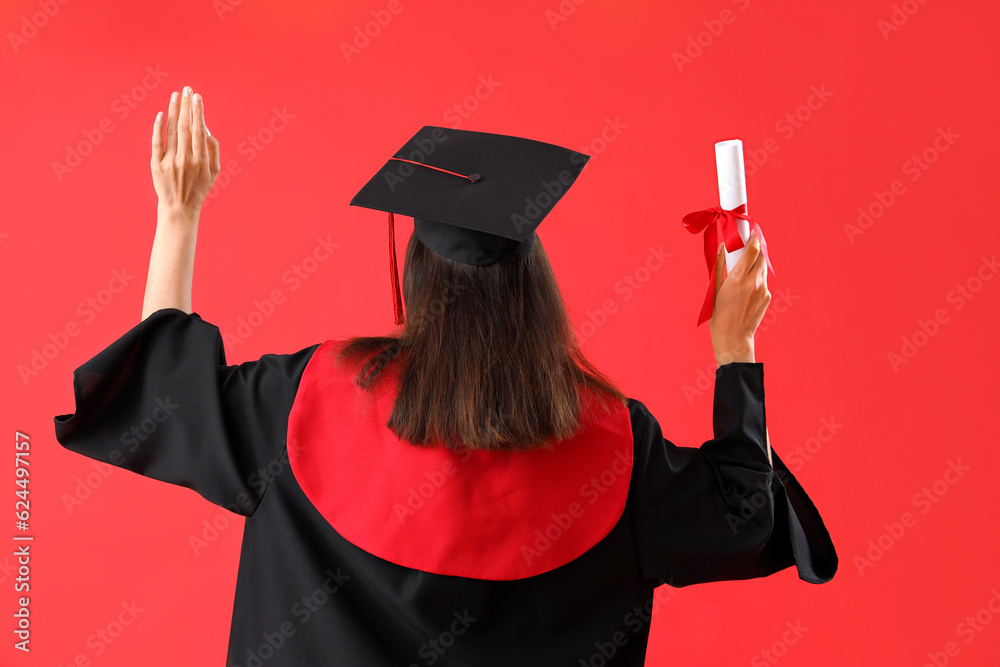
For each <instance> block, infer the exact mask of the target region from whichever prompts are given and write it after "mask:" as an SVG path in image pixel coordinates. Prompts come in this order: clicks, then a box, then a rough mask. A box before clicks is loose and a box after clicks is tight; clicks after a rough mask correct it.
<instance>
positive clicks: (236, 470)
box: [55, 308, 317, 516]
mask: <svg viewBox="0 0 1000 667" xmlns="http://www.w3.org/2000/svg"><path fill="white" fill-rule="evenodd" d="M315 347H317V346H311V347H309V348H306V349H304V350H301V351H299V352H296V353H294V354H286V355H278V354H266V355H264V356H262V357H261V358H260V359H258V360H256V361H248V362H246V363H242V364H237V365H233V366H229V365H227V364H226V357H225V350H224V348H223V344H222V336H221V333H220V331H219V328H218V327H216V326H215V325H213V324H209V323H208V322H205V321H204V320H202V319H201V317H200V316H199V315H198V314H197V313H190V314H188V313H185V312H184V311H182V310H178V309H176V308H163V309H160V310H158V311H156V312H154V313H152V314H151V315H149V316H148V317H147V318H146V319H145V320H143V321H142V322H140V323H139V324H137V325H135V326H134V327H133V328H132V329H130V330H129V331H128V332H126V333H125V334H124V335H122V336H121V337H120V338H119V339H118V340H116V341H115V342H113V343H111V345H109V346H108V347H106V348H105V349H103V350H101V351H100V352H99V353H98V354H97V355H96V356H95V357H93V358H92V359H90V360H89V361H87V362H85V363H84V364H83V365H82V366H80V367H79V368H77V369H76V370H75V371H74V372H73V394H74V398H75V402H76V413H75V414H64V415H57V416H56V417H55V434H56V440H57V441H58V442H59V444H60V445H62V446H63V447H65V448H66V449H68V450H71V451H74V452H77V453H79V454H83V455H84V456H87V457H89V458H92V459H96V460H98V461H102V462H104V463H107V464H110V465H114V466H117V467H120V468H124V469H127V470H131V471H132V472H135V473H138V474H140V475H144V476H146V477H150V478H153V479H157V480H161V481H164V482H168V483H170V484H176V485H179V486H185V487H188V488H191V489H193V490H195V491H196V492H198V493H199V494H201V496H202V497H204V498H206V499H207V500H209V501H211V502H213V503H215V504H216V505H219V506H220V507H224V508H225V509H228V510H230V511H232V512H235V513H237V514H241V515H243V516H250V515H252V514H253V513H254V511H255V510H256V509H257V506H258V504H259V503H260V501H261V499H262V498H263V495H264V491H265V490H266V488H267V485H268V483H269V481H270V479H271V476H272V474H273V473H274V472H275V470H277V469H279V467H280V465H281V464H280V460H281V457H282V455H283V453H284V449H285V443H286V440H285V438H286V433H287V424H288V414H289V411H290V410H291V401H292V398H293V397H294V394H295V388H296V387H297V381H298V378H299V377H300V376H301V372H302V370H303V369H304V367H305V364H306V363H307V362H308V360H309V358H310V356H311V355H312V352H313V351H314V349H315ZM292 383H295V386H290V385H291V384H292Z"/></svg>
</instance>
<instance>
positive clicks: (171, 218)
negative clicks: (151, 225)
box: [156, 201, 201, 226]
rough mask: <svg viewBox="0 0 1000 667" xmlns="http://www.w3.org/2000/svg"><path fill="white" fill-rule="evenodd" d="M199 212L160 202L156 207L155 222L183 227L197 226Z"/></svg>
mask: <svg viewBox="0 0 1000 667" xmlns="http://www.w3.org/2000/svg"><path fill="white" fill-rule="evenodd" d="M200 216H201V211H199V210H193V209H190V208H185V207H182V206H177V205H172V204H164V203H163V202H162V201H161V202H158V203H157V205H156V221H157V222H158V223H159V222H164V223H169V224H175V225H184V226H197V224H198V218H199V217H200Z"/></svg>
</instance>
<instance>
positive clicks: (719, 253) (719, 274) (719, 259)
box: [715, 243, 726, 294]
mask: <svg viewBox="0 0 1000 667" xmlns="http://www.w3.org/2000/svg"><path fill="white" fill-rule="evenodd" d="M725 247H726V245H725V244H724V243H720V244H719V248H718V249H717V250H716V251H715V293H716V294H718V293H719V288H721V287H722V283H723V281H725V279H726V252H725Z"/></svg>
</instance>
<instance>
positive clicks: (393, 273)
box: [389, 211, 406, 326]
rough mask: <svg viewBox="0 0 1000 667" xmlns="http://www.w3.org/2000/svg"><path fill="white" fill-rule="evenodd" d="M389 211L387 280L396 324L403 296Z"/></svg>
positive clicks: (394, 226) (394, 233)
mask: <svg viewBox="0 0 1000 667" xmlns="http://www.w3.org/2000/svg"><path fill="white" fill-rule="evenodd" d="M394 223H395V220H394V219H393V216H392V211H389V280H391V281H392V303H393V309H394V311H395V315H396V325H397V326H398V325H400V324H403V322H405V321H406V320H405V318H404V317H403V297H402V295H401V294H400V290H399V269H398V268H397V266H396V229H395V228H396V225H395V224H394Z"/></svg>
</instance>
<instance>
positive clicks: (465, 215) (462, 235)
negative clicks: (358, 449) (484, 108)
mask: <svg viewBox="0 0 1000 667" xmlns="http://www.w3.org/2000/svg"><path fill="white" fill-rule="evenodd" d="M588 160H590V156H589V155H584V154H583V153H578V152H576V151H573V150H570V149H568V148H563V147H561V146H556V145H554V144H549V143H545V142H542V141H535V140H533V139H525V138H522V137H513V136H508V135H503V134H493V133H490V132H473V131H470V130H455V129H450V128H444V127H435V126H432V125H427V126H424V127H422V128H421V129H420V131H419V132H417V133H416V134H415V135H413V137H412V138H411V139H410V140H409V141H407V142H406V144H405V145H403V147H402V148H400V149H399V150H398V151H396V153H395V154H394V155H393V156H392V157H391V158H389V159H388V161H387V162H386V163H385V165H384V166H383V167H382V168H381V169H380V170H379V171H378V173H376V174H375V175H374V176H373V177H372V178H371V180H369V181H368V183H367V184H365V186H364V187H363V188H361V191H360V192H358V194H356V195H355V196H354V199H352V200H351V206H362V207H365V208H371V209H375V210H379V211H387V212H388V213H389V273H390V280H391V281H392V287H393V299H394V307H395V314H396V324H402V323H403V304H402V299H401V297H400V290H399V272H398V268H397V265H396V242H395V224H394V218H393V214H394V213H399V214H400V215H409V216H412V217H413V233H414V234H415V235H416V236H417V238H418V239H420V241H421V242H422V243H423V244H424V245H426V246H427V247H428V248H430V249H431V250H432V251H434V252H436V253H438V254H439V255H442V256H444V257H447V258H449V259H452V260H455V261H456V262H462V263H464V264H474V265H476V266H488V265H490V264H493V263H495V262H498V261H505V262H516V261H518V260H520V259H522V258H524V257H526V256H527V255H528V253H529V252H530V251H531V249H532V247H533V246H534V242H535V239H536V238H537V236H536V233H535V230H536V228H537V227H538V225H539V224H540V223H541V222H542V220H543V219H544V218H545V216H546V215H548V214H549V212H550V211H551V210H552V208H553V207H554V206H555V205H556V203H557V202H558V201H559V200H560V199H561V198H562V196H563V195H564V194H566V191H567V190H569V188H570V187H571V186H572V185H573V183H574V181H576V178H577V176H579V175H580V172H581V171H582V170H583V167H584V165H586V164H587V161H588Z"/></svg>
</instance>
